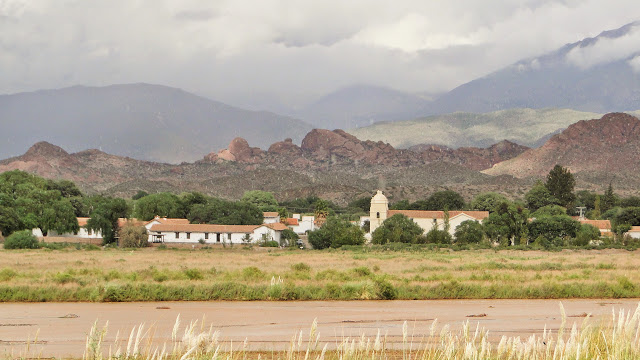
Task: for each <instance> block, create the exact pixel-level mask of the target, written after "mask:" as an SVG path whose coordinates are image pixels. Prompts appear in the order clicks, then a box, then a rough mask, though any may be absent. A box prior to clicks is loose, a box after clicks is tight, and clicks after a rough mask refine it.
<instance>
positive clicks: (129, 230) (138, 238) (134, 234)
mask: <svg viewBox="0 0 640 360" xmlns="http://www.w3.org/2000/svg"><path fill="white" fill-rule="evenodd" d="M148 239H149V237H148V235H147V229H146V228H145V227H144V226H135V225H133V224H131V223H129V222H127V224H125V225H124V226H123V227H122V229H120V242H119V245H120V247H124V248H140V247H146V246H149V241H148Z"/></svg>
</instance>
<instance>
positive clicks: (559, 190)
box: [545, 165, 576, 208]
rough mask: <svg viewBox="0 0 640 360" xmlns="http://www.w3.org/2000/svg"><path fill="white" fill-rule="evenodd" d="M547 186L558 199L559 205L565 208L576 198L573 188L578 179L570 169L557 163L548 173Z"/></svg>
mask: <svg viewBox="0 0 640 360" xmlns="http://www.w3.org/2000/svg"><path fill="white" fill-rule="evenodd" d="M545 186H546V187H547V189H548V190H549V192H550V193H551V195H552V196H553V197H554V198H556V199H558V205H561V206H564V207H565V208H568V207H571V206H572V204H573V202H574V201H575V199H576V196H575V194H574V193H573V190H574V188H575V186H576V180H575V178H574V177H573V174H571V171H569V169H567V168H564V167H562V166H560V165H556V166H554V167H553V169H551V171H550V172H549V174H548V175H547V182H546V183H545Z"/></svg>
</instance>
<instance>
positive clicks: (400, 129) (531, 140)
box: [348, 109, 602, 148]
mask: <svg viewBox="0 0 640 360" xmlns="http://www.w3.org/2000/svg"><path fill="white" fill-rule="evenodd" d="M600 116H602V115H601V114H596V113H587V112H580V111H575V110H569V109H541V110H534V109H511V110H501V111H495V112H491V113H484V114H475V113H461V112H458V113H453V114H447V115H438V116H429V117H425V118H420V119H415V120H408V121H397V122H385V123H377V124H374V125H372V126H367V127H363V128H359V129H351V130H348V132H349V133H350V134H353V135H354V136H356V137H358V138H359V139H368V140H373V141H384V142H388V143H390V144H391V145H393V146H394V147H397V148H406V147H410V146H413V145H418V144H438V145H444V146H447V147H451V148H457V147H463V146H471V147H488V146H490V145H491V144H495V143H497V142H499V141H502V140H504V139H506V140H509V141H511V142H515V143H518V144H522V145H525V146H529V147H534V146H537V145H538V143H539V140H540V139H541V138H544V137H545V136H547V135H548V134H551V133H553V132H556V131H558V130H561V129H565V128H566V127H567V126H569V125H571V124H573V123H575V122H577V121H580V120H586V119H593V118H596V117H600Z"/></svg>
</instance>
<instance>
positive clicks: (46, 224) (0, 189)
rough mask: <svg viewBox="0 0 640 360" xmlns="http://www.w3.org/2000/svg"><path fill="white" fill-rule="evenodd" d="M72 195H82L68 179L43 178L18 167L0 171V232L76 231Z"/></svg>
mask: <svg viewBox="0 0 640 360" xmlns="http://www.w3.org/2000/svg"><path fill="white" fill-rule="evenodd" d="M63 194H64V195H66V196H68V197H69V198H67V197H65V196H63ZM76 195H82V194H81V193H80V191H79V190H78V189H77V187H76V186H75V184H73V183H72V182H70V181H59V182H55V181H52V180H45V179H42V178H40V177H37V176H35V175H31V174H28V173H26V172H24V171H19V170H15V171H7V172H4V173H2V174H0V231H2V232H3V233H4V234H5V235H10V233H11V232H13V231H17V230H22V229H28V230H31V229H33V228H40V229H42V231H43V233H45V234H46V233H47V232H48V231H49V230H57V231H58V232H72V231H77V229H78V222H77V219H76V217H75V214H76V210H75V208H74V207H73V205H72V204H71V201H70V199H76V197H75V196H76ZM8 209H11V210H8Z"/></svg>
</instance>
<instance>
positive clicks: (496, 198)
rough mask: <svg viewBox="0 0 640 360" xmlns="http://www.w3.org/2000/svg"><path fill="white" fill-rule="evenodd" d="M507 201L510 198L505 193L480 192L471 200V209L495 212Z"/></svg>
mask: <svg viewBox="0 0 640 360" xmlns="http://www.w3.org/2000/svg"><path fill="white" fill-rule="evenodd" d="M505 201H508V200H507V198H506V197H505V196H504V195H501V194H498V193H495V192H485V193H481V194H478V195H476V196H475V197H474V198H473V200H472V201H471V209H472V210H478V211H489V212H493V211H495V210H496V208H497V207H498V205H500V204H501V203H503V202H505Z"/></svg>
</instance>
